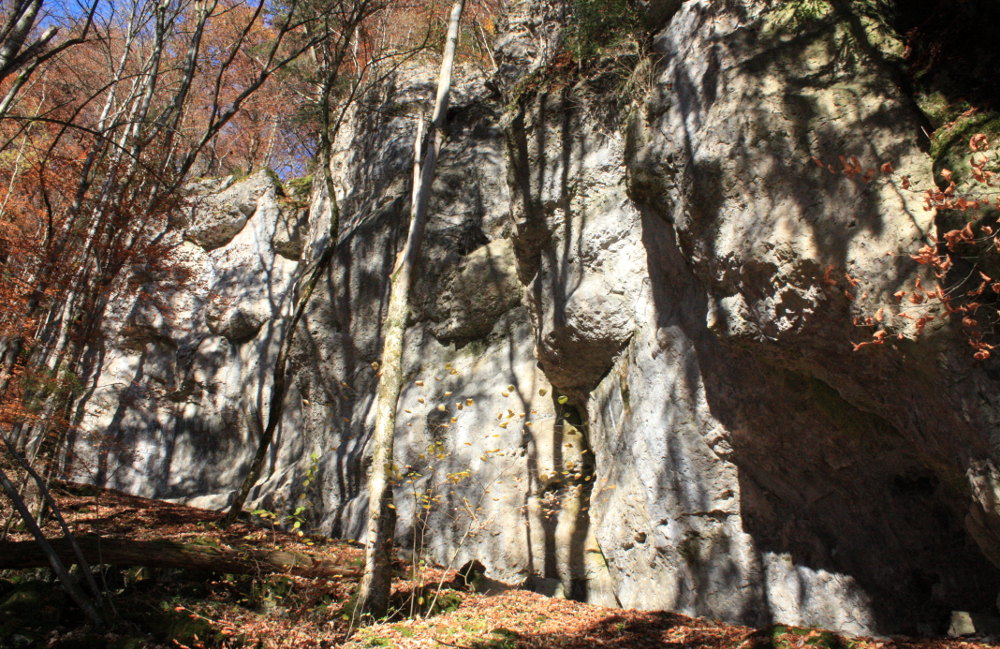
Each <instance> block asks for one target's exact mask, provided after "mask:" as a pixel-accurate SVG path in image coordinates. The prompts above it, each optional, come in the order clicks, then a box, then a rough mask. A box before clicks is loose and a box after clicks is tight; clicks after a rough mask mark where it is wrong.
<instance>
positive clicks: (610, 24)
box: [569, 0, 641, 62]
mask: <svg viewBox="0 0 1000 649" xmlns="http://www.w3.org/2000/svg"><path fill="white" fill-rule="evenodd" d="M573 4H574V13H573V27H572V32H571V35H570V40H569V43H570V49H571V52H572V54H573V58H574V59H575V60H576V61H577V62H584V61H588V60H591V59H594V58H597V57H599V56H600V55H601V54H602V53H604V52H606V51H608V50H612V49H615V48H617V47H620V46H621V45H623V44H624V43H626V42H629V41H634V40H636V38H635V37H636V34H638V33H639V31H640V30H641V25H640V17H639V13H638V11H637V10H636V8H635V7H634V6H633V3H632V2H631V0H575V2H574V3H573Z"/></svg>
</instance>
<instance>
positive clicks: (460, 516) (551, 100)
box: [73, 0, 1000, 633]
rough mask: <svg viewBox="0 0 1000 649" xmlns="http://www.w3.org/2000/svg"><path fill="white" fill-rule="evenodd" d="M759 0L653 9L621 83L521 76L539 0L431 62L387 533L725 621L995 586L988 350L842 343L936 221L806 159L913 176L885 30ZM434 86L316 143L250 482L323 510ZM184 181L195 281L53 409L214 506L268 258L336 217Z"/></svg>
mask: <svg viewBox="0 0 1000 649" xmlns="http://www.w3.org/2000/svg"><path fill="white" fill-rule="evenodd" d="M769 4H773V3H761V2H754V1H751V0H746V1H738V2H710V1H708V0H688V1H687V2H684V3H675V2H670V3H663V4H662V5H659V4H657V3H650V14H649V20H650V24H652V25H657V26H662V29H660V31H658V33H657V36H656V39H655V41H654V49H655V53H656V54H657V55H658V56H659V57H661V63H660V66H659V67H658V68H656V74H654V75H652V77H651V80H650V84H649V86H648V87H647V88H645V95H644V96H643V97H641V98H639V97H636V98H635V103H634V105H633V106H632V107H631V109H630V110H628V111H626V110H625V108H624V107H617V108H616V107H615V106H611V107H610V108H609V106H608V105H606V99H601V98H600V96H599V94H598V95H595V93H594V92H593V90H591V89H588V88H587V87H585V85H578V86H575V87H571V86H566V85H565V84H562V85H560V83H553V84H552V85H550V86H546V85H545V84H542V83H536V84H535V86H531V87H529V84H526V82H525V80H526V79H527V80H531V79H536V80H537V77H538V75H539V74H544V72H545V71H546V69H547V68H546V66H547V65H548V64H549V63H551V62H552V60H553V57H554V56H555V54H556V53H558V51H559V47H560V42H561V41H562V39H563V38H564V37H565V34H564V32H563V31H562V27H561V24H562V23H561V21H563V20H564V18H565V15H566V11H567V8H568V6H569V3H568V2H560V1H558V0H545V1H536V2H528V1H523V2H516V3H514V6H513V8H512V13H511V16H510V18H509V20H508V21H507V23H506V25H505V26H504V30H503V33H502V35H501V39H500V43H499V45H498V51H497V56H498V62H499V65H500V71H499V74H498V75H497V76H496V78H495V79H494V80H493V83H491V84H487V80H486V79H485V78H483V77H482V75H481V74H479V73H477V72H475V71H473V70H471V69H463V70H461V71H460V74H459V78H458V80H457V83H456V96H455V99H454V101H453V107H452V110H451V112H450V117H451V118H452V124H451V126H450V127H449V139H448V143H447V146H446V148H445V151H444V155H443V157H442V160H441V168H440V172H439V174H438V177H437V179H436V181H435V185H434V193H433V195H434V198H433V201H432V208H431V213H432V215H433V216H432V219H431V222H430V224H429V226H428V233H427V241H426V244H425V246H424V261H423V268H422V269H421V272H420V277H419V280H418V282H417V287H416V299H415V303H416V306H415V309H414V313H413V316H412V319H411V320H412V321H411V326H410V328H409V330H408V333H407V344H406V355H405V359H404V360H405V365H406V368H407V369H406V371H407V376H408V383H407V386H406V388H405V389H404V391H403V394H402V396H401V401H400V420H399V437H398V439H399V442H398V447H397V449H398V450H397V458H396V459H397V463H398V464H399V466H400V467H402V468H403V476H404V480H403V482H402V483H401V484H400V486H399V488H398V490H397V494H396V498H397V507H398V512H399V521H400V524H399V529H398V536H399V540H400V542H401V545H403V546H404V547H407V548H413V547H414V543H419V542H421V541H422V542H423V543H424V544H425V548H424V549H425V551H426V552H427V553H428V554H429V556H430V557H431V558H432V559H434V560H436V561H438V562H440V563H442V564H445V565H452V566H453V567H458V566H461V565H462V564H464V563H466V562H468V561H471V560H474V559H478V560H479V561H480V562H482V564H483V565H484V566H485V567H486V569H487V574H488V576H489V577H490V578H493V579H497V580H500V581H503V582H507V583H513V582H522V581H524V582H525V583H527V584H529V585H535V586H536V587H537V588H538V589H540V590H546V591H547V592H552V593H556V592H561V593H563V594H565V595H567V596H572V597H578V598H581V599H587V600H589V601H594V602H598V603H602V604H609V605H616V604H617V605H623V606H635V607H641V608H653V609H670V610H675V611H679V612H684V613H689V614H695V615H703V616H709V617H717V618H722V619H726V620H733V621H740V622H746V623H754V624H763V623H769V622H782V623H786V624H802V625H816V626H822V627H827V628H833V629H838V630H842V631H846V632H851V633H871V632H889V631H897V630H907V629H911V630H912V629H913V628H914V625H919V624H925V623H927V621H928V620H931V621H933V620H937V619H942V620H943V619H944V617H945V616H946V615H947V613H948V612H949V611H951V610H956V609H960V610H979V609H978V608H977V607H992V606H993V601H994V598H995V595H996V592H997V591H998V590H1000V576H998V575H1000V573H998V571H997V569H996V568H995V567H994V566H993V565H991V564H990V563H989V562H988V561H987V559H986V557H989V558H991V559H992V561H993V562H994V563H995V564H1000V556H998V552H997V550H996V548H998V547H1000V495H998V494H1000V477H998V476H1000V473H998V471H997V469H996V466H997V465H998V458H997V457H996V450H995V449H996V446H997V445H996V443H995V439H996V435H997V434H998V433H997V431H998V430H1000V427H998V426H997V424H998V423H1000V407H998V405H997V402H996V396H995V395H996V393H997V391H996V390H995V386H993V383H992V379H991V378H990V375H989V374H988V369H984V368H983V367H982V366H974V365H973V364H972V362H971V360H970V359H969V358H968V354H967V352H966V350H964V349H962V348H961V346H960V344H958V343H957V342H956V337H955V336H954V332H952V331H951V330H950V328H949V327H947V326H943V327H941V328H939V329H937V330H935V331H932V332H929V333H928V334H925V336H924V337H923V338H922V339H921V340H920V341H916V342H914V341H912V340H911V339H910V338H912V334H913V330H912V326H911V325H909V324H908V323H907V322H906V321H894V322H892V323H891V326H892V327H894V328H893V332H894V333H895V332H899V333H902V334H903V336H904V338H906V340H904V341H902V342H899V343H898V344H897V346H896V348H895V349H890V348H888V346H887V347H886V348H874V349H872V348H866V349H864V350H862V351H859V352H857V353H854V352H852V351H851V344H850V343H852V342H858V341H859V340H860V338H861V337H863V336H866V335H870V332H868V333H864V332H862V331H859V328H858V327H856V326H855V325H854V322H853V320H854V318H855V317H857V316H862V317H863V316H865V315H867V314H871V313H872V312H874V310H875V307H877V306H878V305H879V304H882V303H885V302H886V300H887V299H889V298H888V297H887V296H889V295H891V294H892V293H894V292H895V291H897V290H900V288H908V287H911V286H913V283H914V282H915V281H916V279H917V278H918V277H919V274H918V271H917V269H916V267H915V264H912V263H910V262H909V261H908V257H907V255H908V253H909V252H911V251H912V250H913V249H914V246H915V244H916V242H918V241H919V240H920V239H921V237H923V236H924V234H926V233H927V232H928V231H929V230H930V229H931V228H932V227H933V223H932V215H930V214H928V213H926V212H924V211H923V210H922V208H921V207H920V206H919V205H918V203H919V200H918V199H917V198H914V196H912V195H909V194H907V193H906V192H902V191H901V190H900V187H899V186H898V185H897V184H896V182H895V181H894V180H891V179H878V180H876V181H874V182H873V183H870V184H860V183H857V182H853V181H851V180H849V179H847V178H844V177H843V176H840V175H831V174H829V173H828V172H826V171H824V170H821V169H819V168H817V167H816V166H815V165H813V163H812V162H811V161H810V157H811V156H817V157H819V158H822V159H824V160H828V159H829V160H835V159H836V156H837V155H840V154H847V155H858V156H859V158H862V159H863V161H864V163H865V164H866V165H877V164H879V163H881V162H884V161H891V162H892V163H893V165H894V166H895V167H896V168H897V169H898V170H900V174H908V175H910V176H911V178H912V179H913V181H914V183H916V184H919V183H925V182H928V179H929V177H930V176H929V169H930V164H929V160H928V158H927V157H926V155H925V154H924V153H922V152H921V150H920V147H919V143H918V140H917V134H918V128H917V127H918V124H919V121H918V116H917V114H916V112H915V109H914V107H913V106H912V102H910V101H909V99H907V97H905V96H904V95H903V94H902V93H901V92H900V91H899V90H898V89H897V88H896V85H895V84H894V82H893V76H892V64H893V63H892V60H891V56H892V47H893V42H892V40H891V39H889V38H888V37H886V36H885V35H883V34H880V32H879V31H878V29H877V28H878V25H877V24H874V23H871V22H870V21H868V22H866V21H865V20H862V21H860V22H853V21H851V20H846V19H833V18H830V19H829V20H828V22H825V23H823V27H822V28H817V29H813V30H810V29H798V28H796V27H795V26H793V25H792V24H791V23H789V19H788V15H787V12H786V11H785V10H784V9H782V8H781V7H780V6H779V5H781V4H782V3H778V4H777V5H775V7H776V8H771V9H768V8H767V6H768V5H769ZM653 5H655V7H654V6H653ZM866 20H867V19H866ZM859 30H860V31H859ZM859 42H862V43H868V44H869V47H855V48H854V49H853V50H851V54H850V55H849V56H847V57H840V56H834V54H835V53H838V52H842V51H844V44H845V43H855V44H857V43H859ZM532 75H535V76H532ZM556 81H558V80H556ZM433 82H434V73H433V70H432V69H430V68H421V67H419V66H417V67H406V68H404V69H403V70H401V72H400V73H399V74H398V75H397V76H396V77H395V78H394V79H393V80H391V81H390V82H389V83H388V84H386V86H385V88H383V89H382V91H381V92H380V94H379V96H377V97H372V98H370V101H369V102H367V103H366V105H368V104H369V103H374V104H375V105H377V106H378V107H379V110H376V111H373V112H364V113H362V112H357V113H356V114H354V115H353V116H352V118H351V120H350V121H349V122H348V128H347V129H346V130H345V132H344V133H342V135H341V138H340V139H339V140H338V142H337V145H336V151H335V155H334V164H333V171H334V175H335V180H336V183H335V184H336V191H337V198H338V200H339V202H340V205H341V207H342V221H341V224H340V232H339V243H338V249H337V255H336V259H335V262H334V265H333V267H332V269H331V270H330V271H329V272H328V273H327V274H326V275H325V276H324V278H323V280H322V281H321V283H320V286H319V287H318V289H317V292H316V294H315V297H314V298H313V300H312V301H311V302H310V305H309V309H308V312H307V314H306V316H305V318H304V319H303V322H302V324H301V325H300V328H299V331H298V332H297V335H296V342H295V345H294V348H293V350H292V355H291V357H290V360H289V368H290V372H291V374H290V376H291V377H292V381H291V384H290V389H289V393H288V395H287V398H286V405H285V412H284V418H283V420H282V425H281V426H280V428H279V431H278V435H277V438H276V442H275V445H274V447H273V449H272V451H271V454H270V456H269V458H268V463H267V466H266V471H265V473H266V475H265V477H264V479H263V480H262V482H261V484H260V485H258V488H257V489H256V490H255V492H254V494H253V498H254V499H255V503H259V504H262V505H264V506H266V507H267V508H268V509H270V510H272V511H277V512H286V511H287V512H290V511H292V510H293V509H294V507H296V506H298V504H301V503H306V504H307V515H308V517H309V520H310V525H312V526H314V527H315V528H316V529H318V530H319V531H323V532H327V533H331V534H334V535H338V536H343V537H347V538H357V537H358V536H359V535H361V534H362V530H363V515H364V509H365V507H366V502H367V495H366V493H365V472H366V470H367V463H368V462H369V459H368V454H367V452H366V451H367V445H368V439H369V435H370V433H371V427H372V423H373V422H372V418H373V407H372V406H373V399H374V391H375V383H376V376H375V370H374V369H373V367H372V363H374V362H376V361H377V360H378V358H379V353H380V348H379V346H380V323H381V318H382V314H383V311H384V306H385V301H386V290H387V284H386V276H387V273H388V270H389V269H390V267H391V265H392V263H393V261H394V259H395V253H396V250H397V249H398V247H399V245H400V243H401V241H402V237H403V236H404V234H405V219H406V215H407V214H408V200H409V186H408V184H409V178H410V175H411V170H410V165H411V156H412V153H411V152H412V135H413V121H414V117H416V116H417V115H419V114H420V113H421V112H422V111H425V110H426V107H427V102H428V100H429V97H430V90H431V88H432V87H433ZM493 84H496V85H498V86H499V88H500V90H501V92H502V94H503V95H504V96H503V98H502V100H499V99H498V98H497V97H496V95H495V93H494V92H493V91H492V90H490V89H489V86H492V85H493ZM602 102H605V104H602ZM618 108H621V110H618ZM616 113H617V117H615V115H616ZM201 191H202V192H203V193H206V192H207V194H208V195H207V196H205V197H204V198H203V199H201V200H200V201H199V202H197V203H196V206H197V207H196V208H195V210H194V213H193V216H192V217H191V218H190V219H189V223H187V224H186V225H185V224H182V225H185V228H186V229H185V230H184V231H183V232H181V231H178V232H176V233H175V235H176V237H177V243H178V248H177V250H178V255H179V256H180V257H181V258H182V259H183V260H184V264H185V265H186V266H188V267H189V268H191V269H192V270H193V272H194V273H195V275H196V277H197V279H196V280H195V281H193V282H191V283H190V284H189V285H187V286H185V287H182V288H181V289H179V290H176V291H175V292H173V293H170V294H169V295H168V297H167V299H166V300H165V302H166V303H165V304H163V305H155V304H149V303H142V302H135V303H123V304H121V305H119V309H118V314H117V316H116V319H115V320H114V321H111V322H108V323H107V340H108V352H107V355H106V357H105V358H104V359H103V365H102V368H101V370H100V372H99V378H98V381H97V389H96V390H95V391H94V392H93V394H92V396H91V397H90V398H89V400H88V401H87V403H86V409H87V412H88V416H87V417H86V418H85V420H84V422H83V426H82V427H83V429H85V430H87V431H94V432H96V433H97V434H98V435H97V437H96V438H95V439H96V443H98V444H101V445H103V446H98V447H95V446H94V445H93V443H91V442H87V443H85V442H84V441H83V440H82V439H81V442H80V443H79V444H78V449H77V450H78V457H77V459H76V462H75V464H74V465H73V466H74V468H75V470H76V472H77V475H86V476H88V477H89V479H91V480H94V481H98V482H104V483H108V484H111V485H113V486H117V487H123V488H127V489H129V490H131V491H134V492H138V493H142V494H144V495H150V496H158V497H166V498H175V499H188V500H190V501H192V502H197V503H199V504H208V505H212V506H222V505H223V504H224V503H225V500H226V498H227V497H228V495H229V493H230V491H231V490H232V489H234V488H235V487H236V486H237V485H238V483H239V479H240V477H241V475H242V472H243V471H244V470H245V468H246V466H247V465H248V464H249V461H250V458H251V457H252V454H253V452H254V434H255V433H254V431H256V430H257V428H255V423H254V422H255V420H256V418H257V417H258V416H265V415H266V412H267V406H268V399H269V398H270V397H269V380H270V371H271V369H272V363H273V358H274V354H275V351H276V349H277V346H278V344H279V340H280V338H281V336H282V335H284V327H285V322H286V320H285V318H287V315H288V311H289V301H290V296H291V290H292V285H293V279H294V278H295V277H296V273H299V272H302V269H303V268H304V267H306V265H307V264H309V263H310V260H313V259H316V258H318V256H319V254H320V253H321V251H322V250H323V249H324V247H325V246H326V245H328V244H329V239H330V237H329V230H330V222H329V213H328V211H327V210H326V209H325V205H326V203H325V199H324V197H323V196H317V197H315V199H314V201H313V205H312V208H311V210H310V213H309V217H308V223H307V224H303V223H300V220H299V215H298V213H295V212H290V211H289V210H288V209H287V208H286V207H285V206H283V204H282V202H281V200H280V197H279V195H278V194H279V192H278V188H277V186H276V185H275V184H274V182H273V181H272V180H270V178H269V177H268V176H266V175H264V174H261V175H257V176H253V177H251V178H250V179H248V180H247V181H244V182H242V183H235V184H233V183H231V182H229V181H224V182H207V183H206V184H205V185H204V186H203V187H202V188H201ZM306 232H307V233H308V234H306ZM182 237H184V238H186V241H183V242H182ZM289 246H291V248H289ZM887 252H890V253H892V254H893V255H895V256H893V257H887V256H886V253H887ZM299 259H301V261H300V262H297V261H296V260H299ZM847 275H849V276H850V278H851V279H850V280H849V279H848V278H847ZM831 280H835V281H836V285H835V286H834V285H833V284H832V283H831ZM851 281H857V282H858V284H857V286H852V285H851ZM845 290H851V291H853V295H854V297H853V299H850V300H849V299H847V298H846V297H845V295H844V291H845ZM95 448H104V449H106V450H108V451H109V453H105V454H101V453H99V452H96V451H95ZM313 468H315V469H316V471H317V474H318V476H319V480H318V481H316V482H314V483H312V484H311V485H310V486H308V487H306V486H305V484H304V481H305V476H306V474H307V473H308V472H309V471H310V470H311V469H313ZM424 494H426V495H427V496H428V498H429V499H430V502H431V507H430V509H429V510H428V509H424V507H423V505H424V504H426V503H427V502H428V501H425V500H422V499H421V497H422V495H424ZM300 496H304V498H300ZM944 630H945V629H941V631H944Z"/></svg>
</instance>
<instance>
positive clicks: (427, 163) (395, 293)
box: [358, 0, 465, 617]
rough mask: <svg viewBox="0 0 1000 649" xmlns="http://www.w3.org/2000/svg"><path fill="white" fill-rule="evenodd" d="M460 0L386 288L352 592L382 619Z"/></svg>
mask: <svg viewBox="0 0 1000 649" xmlns="http://www.w3.org/2000/svg"><path fill="white" fill-rule="evenodd" d="M464 9H465V0H455V3H454V5H453V6H452V9H451V19H450V21H449V23H448V38H447V41H446V42H445V49H444V55H443V57H442V59H441V74H440V77H439V78H438V90H437V98H436V100H435V103H434V115H433V118H432V120H431V132H430V134H429V140H430V141H429V143H428V146H427V153H426V156H425V157H424V160H423V163H422V164H421V162H420V157H421V155H420V154H421V149H422V146H421V142H422V141H423V133H422V129H421V130H418V132H417V137H416V146H415V153H416V155H415V156H414V158H415V159H414V174H413V175H414V186H413V200H412V202H411V207H410V229H409V232H408V234H407V237H406V244H405V245H404V247H403V250H402V252H400V255H399V259H398V260H397V262H396V267H395V270H394V271H393V273H392V276H391V279H390V285H389V306H388V309H387V311H386V316H385V324H384V326H383V331H384V332H385V341H384V343H383V347H382V364H381V366H380V367H379V371H380V381H379V388H378V401H377V406H376V411H375V432H374V435H373V444H374V448H373V450H372V467H371V476H370V477H369V481H368V491H369V494H368V538H367V542H366V545H365V572H364V577H363V578H362V580H361V588H360V590H359V594H358V611H359V612H361V613H364V614H368V615H372V616H375V617H382V616H383V615H385V613H386V610H387V609H388V605H389V590H390V586H391V573H390V569H389V558H390V554H391V551H392V538H393V535H394V533H395V527H396V525H395V523H396V517H395V508H394V507H393V504H392V474H393V441H394V439H393V438H394V435H395V428H396V406H397V403H398V401H399V392H400V389H401V388H402V383H403V338H404V334H405V330H406V320H407V318H408V317H409V314H410V289H411V287H412V284H413V279H412V278H413V271H414V267H415V266H416V261H417V257H418V255H419V253H420V246H421V244H422V243H423V236H424V228H425V226H426V224H427V205H428V202H429V199H430V192H431V182H432V181H433V180H434V169H435V167H436V166H437V157H438V153H439V151H440V148H441V144H442V141H443V139H444V127H445V116H446V114H447V112H448V94H449V92H450V90H451V75H452V69H453V68H454V64H455V48H456V46H457V44H458V36H459V23H460V22H461V19H462V11H463V10H464Z"/></svg>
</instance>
